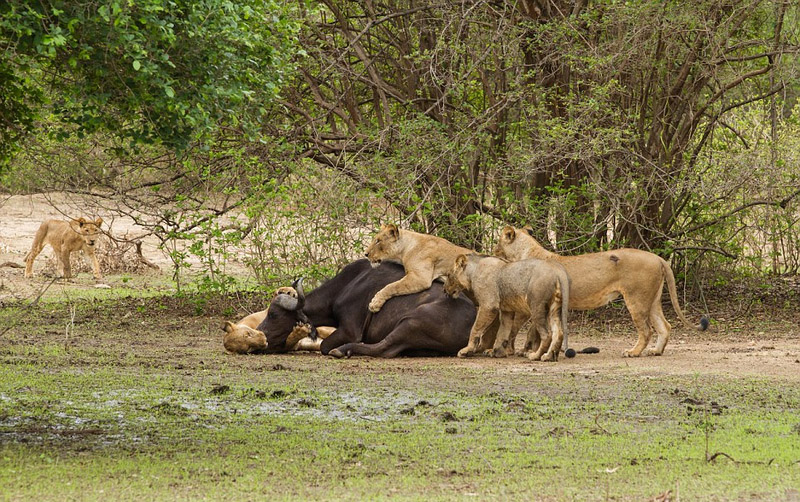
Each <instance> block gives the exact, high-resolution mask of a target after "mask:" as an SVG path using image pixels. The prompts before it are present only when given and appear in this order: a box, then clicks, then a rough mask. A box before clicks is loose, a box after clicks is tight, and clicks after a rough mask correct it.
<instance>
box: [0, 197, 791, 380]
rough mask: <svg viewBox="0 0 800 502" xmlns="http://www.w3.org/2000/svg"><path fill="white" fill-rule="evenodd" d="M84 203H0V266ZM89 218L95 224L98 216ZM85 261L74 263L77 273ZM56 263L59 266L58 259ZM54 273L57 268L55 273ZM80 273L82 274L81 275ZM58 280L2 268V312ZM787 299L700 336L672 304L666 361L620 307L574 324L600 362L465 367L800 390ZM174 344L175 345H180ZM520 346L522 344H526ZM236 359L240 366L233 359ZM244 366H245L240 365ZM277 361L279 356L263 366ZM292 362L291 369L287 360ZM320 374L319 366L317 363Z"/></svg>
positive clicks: (716, 314)
mask: <svg viewBox="0 0 800 502" xmlns="http://www.w3.org/2000/svg"><path fill="white" fill-rule="evenodd" d="M79 207H80V202H79V201H76V200H74V199H70V198H69V197H67V196H65V195H63V194H42V195H31V196H13V197H8V196H0V263H5V262H14V263H17V264H20V265H23V264H24V257H25V254H26V253H27V252H28V249H29V248H30V245H31V242H32V239H33V235H34V233H35V232H36V230H37V228H38V226H39V224H40V223H41V222H42V221H43V220H45V219H47V218H65V217H67V216H74V217H77V216H79V215H80V214H81V212H80V210H79V209H78V208H79ZM86 216H96V215H95V214H89V215H86ZM99 216H101V217H103V219H104V220H105V221H106V222H108V223H110V224H111V228H112V229H113V232H114V233H115V234H116V235H122V234H128V235H136V234H137V232H138V233H144V231H143V229H141V228H138V227H137V226H136V225H135V224H134V222H133V221H132V220H130V219H129V218H125V217H120V216H119V215H116V216H115V215H111V214H100V215H99ZM143 254H144V256H146V257H147V259H148V260H150V261H152V262H154V263H156V264H157V265H159V266H160V267H161V272H154V271H146V272H144V274H149V275H158V274H169V272H170V261H169V258H168V257H167V256H166V255H165V254H164V253H163V252H162V251H161V250H159V249H158V247H157V241H156V240H155V239H154V238H146V239H145V240H144V245H143ZM47 256H52V252H51V251H50V248H49V247H48V248H46V249H45V251H44V252H43V253H42V255H40V257H39V258H38V259H37V261H36V263H35V267H34V270H35V271H37V272H42V270H43V269H45V268H46V267H47V264H46V262H47V261H48V258H47ZM77 260H78V259H76V258H75V257H73V264H75V263H76V261H77ZM50 261H51V262H52V261H53V260H52V258H50ZM50 266H51V267H52V263H51V265H50ZM73 268H75V265H73ZM78 270H84V271H83V272H81V273H79V274H78V276H77V277H76V278H75V279H74V280H73V281H71V282H64V281H58V282H57V286H56V287H54V288H53V290H52V291H51V293H50V294H59V292H62V293H68V292H69V291H73V290H80V289H90V288H95V287H97V285H96V284H95V281H94V280H93V278H92V277H91V274H90V273H88V272H86V271H85V270H86V267H85V265H84V266H83V267H82V268H79V269H78ZM49 281H50V279H48V278H47V277H43V274H41V273H39V275H38V276H37V277H35V278H33V279H24V278H23V269H22V268H11V267H3V268H0V308H2V304H3V301H4V300H5V301H10V300H23V301H25V300H33V299H34V298H35V296H36V294H37V292H38V291H40V290H41V289H42V288H43V286H44V285H46V284H47V283H48V282H49ZM104 283H107V284H108V285H110V286H112V287H116V286H117V285H120V284H121V282H120V276H119V275H114V274H110V275H108V276H107V277H105V278H104ZM782 291H783V292H784V293H786V292H787V291H788V292H789V293H790V294H789V296H788V297H786V298H779V299H778V300H776V301H774V302H770V301H768V300H769V298H765V297H764V296H763V295H762V296H753V295H752V294H751V292H750V291H748V290H741V291H739V292H737V290H736V288H727V289H726V290H725V295H726V297H725V298H724V299H718V301H715V299H714V298H713V292H708V293H707V296H708V295H709V294H710V295H712V296H711V297H709V312H710V316H711V319H712V327H711V329H710V330H709V331H706V332H703V333H700V332H696V331H694V330H692V329H690V328H687V327H685V326H682V325H681V324H680V322H679V321H677V320H676V316H675V314H674V312H673V311H672V307H671V306H670V305H669V303H668V299H667V296H666V295H664V299H665V301H666V302H667V303H666V304H665V305H664V311H665V313H666V315H667V318H668V319H669V321H670V322H671V323H672V325H673V328H674V329H673V335H672V338H671V340H670V343H669V345H668V346H667V349H666V352H665V355H664V356H662V357H644V358H639V359H625V358H622V357H621V354H622V351H623V350H624V349H626V348H630V347H631V346H632V345H633V344H634V342H635V332H634V329H633V326H632V324H631V323H630V320H629V317H628V316H627V313H626V312H625V310H624V307H622V306H621V305H619V304H617V305H615V306H610V307H606V308H602V309H598V310H596V311H594V312H589V313H574V314H573V315H572V316H571V322H570V326H571V338H570V341H571V346H572V347H574V348H576V349H580V348H582V347H585V346H588V345H592V346H596V347H599V348H600V353H599V354H591V355H589V354H578V355H577V356H576V357H575V358H574V359H566V358H563V357H562V358H561V360H560V361H559V362H558V363H557V364H548V363H531V362H528V361H526V360H524V359H521V358H509V359H506V360H493V359H489V358H483V357H481V358H475V359H469V360H464V361H459V362H458V363H457V364H458V365H464V366H473V365H477V366H481V367H485V368H487V369H488V368H491V369H494V370H495V371H497V372H498V373H501V374H502V373H509V374H513V373H516V372H531V371H535V372H543V373H549V372H577V373H581V374H582V373H592V372H607V371H610V370H614V371H631V372H634V373H640V374H641V375H642V376H645V377H646V376H656V375H659V374H672V375H693V374H697V373H704V374H706V373H711V374H720V375H729V376H762V377H767V378H775V379H780V380H789V381H800V325H799V321H800V307H798V305H797V303H796V301H795V300H796V299H797V298H798V297H800V294H798V293H800V282H798V281H797V278H787V279H784V284H783V288H782ZM238 310H239V311H238V312H237V314H236V316H244V315H246V314H248V313H250V310H255V308H253V306H252V305H247V306H242V307H240V308H239V309H238ZM687 310H688V317H689V318H690V319H694V320H697V319H699V314H698V313H697V312H696V311H694V309H691V308H690V309H687ZM194 321H195V324H196V325H195V326H194V327H193V328H192V335H191V341H190V340H189V339H186V340H183V341H181V343H193V344H199V345H200V346H204V347H206V348H207V349H208V350H210V351H212V352H224V350H223V348H222V343H221V342H222V339H221V336H219V324H220V322H221V321H222V318H221V317H219V316H214V315H212V316H207V317H203V316H199V317H197V318H196V319H194ZM173 341H175V340H173ZM517 342H518V344H519V343H521V340H517ZM231 357H237V356H231ZM239 357H242V356H239ZM263 357H264V358H268V359H270V360H271V359H273V358H280V356H263ZM296 357H297V359H296V361H297V362H299V363H301V364H305V362H307V361H309V359H308V358H309V357H310V358H316V357H319V356H317V355H306V356H302V357H301V356H300V355H297V356H296ZM260 359H263V358H261V357H260V356H256V357H250V358H248V359H247V363H246V364H247V365H250V364H254V365H262V364H263V360H260ZM283 360H285V359H283ZM312 364H313V363H312ZM385 364H390V365H391V366H408V367H410V368H413V367H419V363H417V362H414V361H412V360H398V361H395V362H392V363H388V362H387V363H385ZM424 364H425V365H430V364H443V365H452V364H453V361H452V360H450V359H432V360H427V361H426V362H425V363H424Z"/></svg>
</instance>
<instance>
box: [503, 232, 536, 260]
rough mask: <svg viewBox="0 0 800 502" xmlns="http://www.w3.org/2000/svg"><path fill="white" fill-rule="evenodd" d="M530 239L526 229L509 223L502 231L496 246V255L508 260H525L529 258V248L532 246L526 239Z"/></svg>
mask: <svg viewBox="0 0 800 502" xmlns="http://www.w3.org/2000/svg"><path fill="white" fill-rule="evenodd" d="M526 237H527V239H526ZM530 239H531V238H530V237H529V236H528V234H526V233H525V232H524V231H521V230H517V229H516V228H514V227H512V226H510V225H508V226H506V227H505V228H504V229H503V231H502V232H501V233H500V238H499V239H498V240H497V246H495V248H494V255H495V256H497V257H498V258H502V259H504V260H507V261H519V260H524V259H525V258H528V250H529V249H530V247H531V246H530V243H529V242H526V240H530Z"/></svg>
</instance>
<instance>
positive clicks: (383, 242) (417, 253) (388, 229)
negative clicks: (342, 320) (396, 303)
mask: <svg viewBox="0 0 800 502" xmlns="http://www.w3.org/2000/svg"><path fill="white" fill-rule="evenodd" d="M468 253H472V250H470V249H467V248H462V247H461V246H456V245H455V244H453V243H451V242H450V241H448V240H446V239H442V238H441V237H436V236H434V235H427V234H420V233H417V232H412V231H411V230H402V229H399V228H397V226H396V225H392V224H389V225H383V226H382V227H381V229H380V231H379V232H378V233H377V235H375V238H374V239H372V243H371V244H370V245H369V247H368V248H367V252H366V256H367V258H369V261H370V262H371V263H372V266H373V267H377V266H378V265H380V263H381V261H382V260H394V261H399V262H400V263H402V265H403V267H405V269H406V275H405V276H404V277H403V278H402V279H400V280H399V281H395V282H393V283H391V284H387V285H386V286H385V287H384V288H383V289H381V290H380V291H378V292H377V293H376V294H375V296H374V297H373V298H372V301H371V302H369V310H370V312H378V311H379V310H380V309H381V307H383V304H384V303H386V301H387V300H389V298H392V297H393V296H401V295H410V294H412V293H419V292H420V291H424V290H426V289H428V288H429V287H431V284H433V281H435V280H436V279H438V278H439V277H441V276H443V275H444V274H445V273H447V271H448V270H450V269H451V268H452V267H453V262H454V261H455V259H456V256H458V255H460V254H468Z"/></svg>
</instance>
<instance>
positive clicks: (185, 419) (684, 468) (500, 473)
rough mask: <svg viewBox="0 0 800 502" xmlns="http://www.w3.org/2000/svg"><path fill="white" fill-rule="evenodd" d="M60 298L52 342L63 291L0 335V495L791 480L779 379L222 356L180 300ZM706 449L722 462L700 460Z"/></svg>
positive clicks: (552, 490)
mask: <svg viewBox="0 0 800 502" xmlns="http://www.w3.org/2000/svg"><path fill="white" fill-rule="evenodd" d="M142 302H144V303H142ZM75 305H76V311H77V314H76V326H77V328H76V329H75V333H74V334H73V335H72V336H71V337H70V338H69V339H65V336H64V333H63V329H61V328H53V325H63V324H64V320H65V318H66V316H68V315H69V307H68V305H65V304H62V305H59V304H48V305H43V306H37V307H35V308H34V309H33V310H32V311H29V313H28V315H26V318H25V320H24V321H21V322H20V323H19V325H18V327H17V328H15V329H14V330H12V331H11V332H9V333H8V334H7V335H6V336H5V337H4V338H3V339H2V340H0V487H2V490H0V499H3V500H106V499H109V500H143V499H144V500H162V499H169V500H174V499H192V500H193V499H210V500H253V499H261V498H268V499H270V500H310V499H315V500H320V499H326V500H365V499H368V500H382V499H393V500H395V499H400V500H486V499H498V500H517V499H530V500H580V501H592V500H597V501H605V500H630V501H639V500H648V499H651V498H653V497H654V496H656V495H658V494H661V493H664V492H666V491H667V490H671V491H672V493H673V497H674V496H675V494H676V493H678V494H679V495H680V498H681V500H693V501H694V500H708V501H720V500H776V501H778V500H787V499H788V500H791V497H793V496H796V495H797V490H798V489H800V464H799V463H798V461H800V415H798V410H800V385H797V382H796V381H782V380H775V379H773V380H767V379H757V378H737V377H723V376H719V375H711V374H703V373H701V372H698V373H696V374H694V375H690V376H669V375H666V376H665V375H660V376H658V377H657V378H653V377H651V376H649V375H642V374H639V373H637V372H633V371H629V370H625V369H624V368H623V367H620V369H619V370H614V371H609V372H607V373H586V374H576V373H570V372H555V373H541V372H532V371H528V372H515V373H509V372H507V371H498V369H497V367H495V366H492V365H487V366H485V367H483V366H480V365H475V364H466V363H464V362H463V361H460V360H457V359H419V360H399V361H385V360H374V359H366V358H353V359H349V360H334V359H328V358H323V357H320V356H318V355H314V354H305V355H304V354H296V355H283V356H280V355H276V356H231V355H227V354H224V353H223V351H222V350H221V343H220V339H219V338H218V335H217V333H216V331H212V328H210V327H209V325H212V324H213V323H214V322H215V320H214V319H213V318H209V317H203V316H197V315H196V314H195V304H194V303H193V302H191V301H186V302H180V301H177V300H174V299H169V298H151V299H146V300H142V299H136V300H126V301H123V300H113V299H111V300H107V301H94V300H85V301H82V302H77V303H76V304H75ZM142 306H143V307H144V308H141V309H139V308H138V307H142ZM159 306H163V307H164V308H158V307H159ZM19 312H20V309H19V308H17V307H11V308H6V309H3V310H2V311H0V319H1V322H6V321H8V320H10V319H12V318H15V316H18V315H19ZM126 316H127V317H126ZM519 364H520V365H522V366H525V365H530V364H531V363H525V362H520V363H519ZM716 452H723V453H725V454H726V455H728V456H729V457H732V458H733V459H734V460H731V459H730V458H727V457H725V456H719V457H718V458H717V459H716V460H715V461H714V462H707V461H706V456H707V454H713V453H716Z"/></svg>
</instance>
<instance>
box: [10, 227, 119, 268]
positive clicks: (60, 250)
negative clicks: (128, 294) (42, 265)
mask: <svg viewBox="0 0 800 502" xmlns="http://www.w3.org/2000/svg"><path fill="white" fill-rule="evenodd" d="M102 223H103V219H102V218H97V219H96V220H94V221H90V220H87V219H86V218H83V217H81V218H78V219H77V220H75V219H73V220H70V221H62V220H46V221H44V222H43V223H42V224H41V225H40V226H39V230H37V231H36V236H35V237H34V238H33V245H32V246H31V250H30V252H29V253H28V254H27V256H25V274H24V275H25V277H33V261H34V260H35V259H36V257H37V256H39V253H41V252H42V249H44V247H45V246H46V245H47V244H50V245H51V246H52V247H53V250H54V251H55V254H56V259H57V261H58V262H59V265H60V269H61V276H62V277H64V278H65V279H69V278H70V277H72V266H71V264H70V255H71V254H72V253H73V252H76V251H83V253H84V256H86V257H88V258H90V259H91V261H92V270H93V271H94V278H95V279H96V280H98V281H99V280H100V279H102V278H103V276H102V275H101V274H100V263H99V262H98V261H97V257H96V256H95V254H94V248H95V245H96V244H97V240H98V238H99V237H100V234H101V230H100V225H101V224H102Z"/></svg>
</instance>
